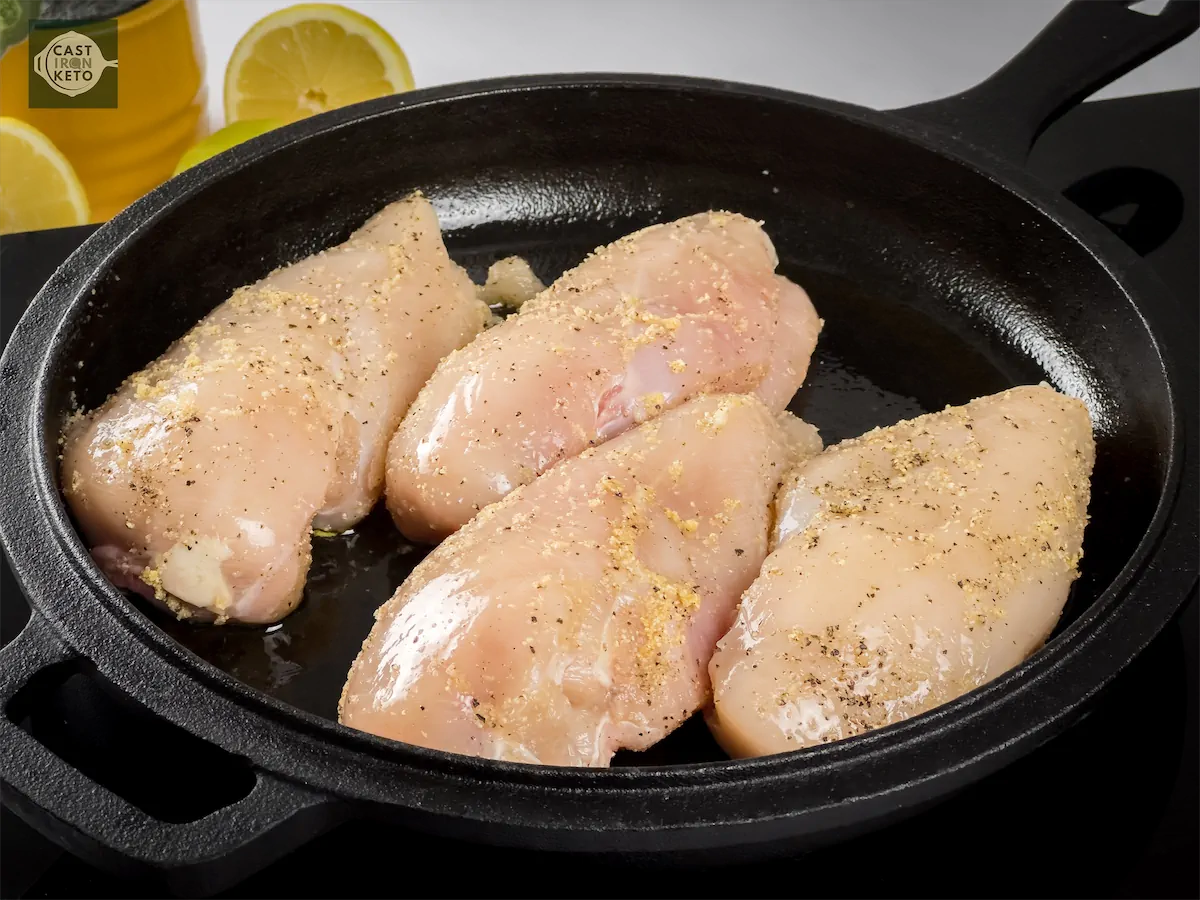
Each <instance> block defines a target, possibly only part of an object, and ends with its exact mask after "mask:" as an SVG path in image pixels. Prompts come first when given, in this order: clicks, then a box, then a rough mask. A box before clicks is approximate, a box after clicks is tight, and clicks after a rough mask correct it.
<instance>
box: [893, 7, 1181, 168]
mask: <svg viewBox="0 0 1200 900" xmlns="http://www.w3.org/2000/svg"><path fill="white" fill-rule="evenodd" d="M1130 5H1131V4H1130V3H1129V2H1124V0H1072V2H1070V3H1068V4H1067V6H1066V7H1065V8H1064V9H1063V10H1062V12H1060V13H1059V14H1058V15H1057V16H1055V17H1054V19H1052V20H1051V21H1050V24H1048V25H1047V26H1046V27H1045V28H1043V29H1042V31H1041V32H1040V33H1039V34H1038V35H1037V36H1036V37H1035V38H1034V39H1033V40H1032V41H1031V42H1030V43H1029V45H1028V46H1027V47H1025V49H1024V50H1022V51H1021V52H1020V53H1018V54H1017V55H1016V56H1015V57H1014V58H1013V59H1012V60H1011V61H1010V62H1009V63H1008V64H1006V65H1005V66H1004V67H1003V68H1002V69H1000V70H999V71H998V72H996V73H995V74H994V75H992V76H991V77H990V78H988V79H987V80H986V81H984V82H982V83H980V84H977V85H976V86H975V87H973V88H971V89H969V90H967V91H964V92H962V93H961V94H956V95H955V96H953V97H946V98H944V99H941V100H934V101H932V102H930V103H922V104H919V105H917V106H909V107H905V108H903V109H898V110H893V112H895V113H896V114H897V115H900V116H903V117H905V118H909V119H912V120H914V121H916V122H919V123H923V124H926V125H932V126H934V127H935V128H937V129H939V130H942V131H948V132H950V133H951V134H953V135H954V136H955V137H957V138H959V139H960V140H963V141H966V142H967V143H969V144H974V145H975V146H977V147H979V148H981V149H984V150H988V151H990V152H992V153H993V154H995V155H997V156H1000V157H1003V158H1005V159H1008V160H1009V161H1011V162H1015V163H1017V164H1024V162H1025V160H1026V158H1027V157H1028V156H1029V150H1030V148H1031V147H1032V146H1033V142H1034V141H1035V140H1036V139H1037V137H1038V135H1040V134H1041V133H1042V132H1043V131H1044V130H1045V129H1046V128H1047V127H1048V126H1050V125H1051V124H1052V123H1053V122H1054V121H1055V120H1057V119H1058V118H1059V117H1060V116H1062V115H1063V113H1065V112H1067V111H1068V110H1069V109H1071V108H1072V107H1074V106H1076V105H1077V104H1079V103H1081V102H1083V100H1085V99H1086V98H1087V97H1088V96H1090V95H1091V94H1093V93H1095V92H1096V91H1098V90H1100V89H1101V88H1102V87H1104V86H1105V85H1107V84H1109V83H1111V82H1113V81H1115V80H1116V79H1118V78H1120V77H1121V76H1122V75H1124V74H1126V73H1127V72H1130V71H1132V70H1133V69H1135V68H1137V67H1138V66H1140V65H1141V64H1142V63H1144V62H1146V61H1147V60H1148V59H1151V58H1152V57H1154V56H1157V55H1158V54H1159V53H1161V52H1163V51H1164V50H1166V49H1167V48H1168V47H1172V46H1174V45H1175V44H1177V43H1179V42H1180V41H1182V40H1183V39H1184V38H1186V37H1187V36H1188V35H1190V34H1192V33H1193V32H1194V31H1196V29H1197V27H1200V3H1197V2H1196V0H1170V2H1168V3H1167V5H1166V6H1165V7H1164V8H1163V9H1162V11H1161V12H1159V14H1158V15H1149V14H1147V13H1140V12H1137V11H1136V10H1133V9H1130V8H1129V7H1130Z"/></svg>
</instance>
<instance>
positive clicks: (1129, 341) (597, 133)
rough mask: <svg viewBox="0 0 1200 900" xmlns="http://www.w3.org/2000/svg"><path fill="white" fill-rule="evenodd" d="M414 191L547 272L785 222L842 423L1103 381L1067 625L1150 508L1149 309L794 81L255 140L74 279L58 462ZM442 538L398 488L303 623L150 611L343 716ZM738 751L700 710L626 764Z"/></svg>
mask: <svg viewBox="0 0 1200 900" xmlns="http://www.w3.org/2000/svg"><path fill="white" fill-rule="evenodd" d="M235 152H236V153H240V154H241V155H242V156H247V157H251V155H252V153H253V146H252V147H251V148H249V150H245V149H243V150H242V151H235ZM170 187H171V186H170V185H168V188H167V190H168V191H169V190H170ZM414 188H420V189H422V190H424V191H425V193H426V194H427V195H428V196H429V197H430V198H431V199H432V200H433V201H434V203H435V205H436V206H437V208H438V210H439V213H440V215H441V217H442V222H443V226H444V228H445V229H446V233H447V243H448V246H449V247H450V250H451V254H452V255H453V256H454V258H455V259H457V260H458V261H459V262H461V263H462V264H464V265H465V266H466V267H467V268H468V270H469V271H470V272H471V274H472V275H473V276H474V277H475V278H476V279H477V280H482V276H483V273H484V272H485V271H486V268H487V265H488V264H489V263H490V262H492V261H494V260H495V259H498V258H501V257H503V256H506V255H510V254H514V253H517V254H521V255H523V256H525V257H526V258H527V259H529V260H530V262H531V263H532V264H533V267H534V269H535V270H536V271H537V273H538V274H539V275H540V276H541V277H542V278H543V280H546V281H549V280H551V279H553V278H554V277H556V276H557V275H559V274H560V273H561V272H562V271H564V270H565V269H567V268H569V267H570V266H572V265H574V264H575V263H577V262H578V261H579V260H581V259H582V258H583V256H584V255H585V254H586V253H587V252H588V251H589V250H591V249H592V248H594V247H595V246H597V245H599V244H602V243H605V242H608V241H610V240H613V239H615V238H616V237H618V236H620V235H622V234H624V233H627V232H629V231H631V230H634V229H636V228H638V227H641V226H644V225H648V224H651V223H654V222H658V221H664V220H669V219H672V218H676V217H678V216H682V215H687V214H690V213H693V212H697V211H701V210H705V209H710V208H717V209H729V210H735V211H738V212H742V213H745V214H747V215H750V216H754V217H757V218H760V219H762V220H763V221H764V223H765V227H766V229H767V231H768V233H769V234H770V235H771V237H772V239H773V240H774V242H775V244H776V247H777V250H778V253H779V256H780V271H781V272H783V273H784V274H786V275H788V276H790V277H791V278H793V279H794V280H796V281H797V282H799V283H800V284H801V285H803V286H804V287H805V288H807V290H808V291H809V293H810V294H811V296H812V298H813V302H814V304H815V305H816V307H817V309H818V311H819V312H820V314H821V315H822V317H823V318H824V320H825V329H824V332H823V334H822V338H821V341H820V345H819V347H818V349H817V352H816V356H815V358H814V361H813V364H812V367H811V370H810V375H809V378H808V382H807V384H806V385H805V386H804V387H803V388H802V389H801V391H800V392H799V393H798V394H797V396H796V398H795V399H794V400H793V402H792V405H791V408H792V409H793V411H795V412H796V413H798V414H800V415H801V416H803V417H804V418H806V419H808V420H809V421H811V422H813V423H814V424H815V425H817V426H818V427H819V428H820V430H821V432H822V435H823V436H824V438H825V440H826V441H827V442H833V441H836V440H840V439H842V438H846V437H850V436H853V435H857V434H860V433H862V432H863V431H866V430H868V429H870V428H872V427H874V426H877V425H888V424H891V423H893V422H895V421H897V420H899V419H901V418H906V417H909V416H912V415H915V414H919V413H921V412H926V411H932V410H936V409H940V408H942V407H943V406H945V405H947V404H957V403H963V402H966V401H968V400H970V399H971V398H973V397H976V396H980V395H983V394H988V393H992V392H995V391H998V390H1002V389H1004V388H1006V387H1009V386H1012V385H1015V384H1020V383H1031V382H1038V381H1042V380H1045V381H1048V382H1050V383H1052V384H1054V385H1055V386H1057V387H1059V388H1061V389H1063V390H1065V391H1067V392H1069V393H1072V394H1075V395H1077V396H1080V397H1081V398H1083V399H1084V400H1085V401H1086V403H1087V404H1088V406H1089V408H1090V410H1091V412H1092V415H1093V419H1094V421H1095V424H1096V429H1097V439H1098V458H1097V464H1096V470H1095V475H1094V478H1093V495H1092V505H1091V524H1090V525H1089V527H1088V532H1087V536H1086V543H1085V557H1084V561H1083V565H1082V576H1081V578H1080V580H1079V581H1078V582H1077V584H1076V586H1075V588H1074V590H1073V594H1072V599H1071V601H1070V603H1069V604H1068V607H1067V610H1066V612H1065V614H1064V617H1063V623H1062V624H1061V625H1060V629H1061V628H1062V627H1063V625H1065V624H1067V623H1069V622H1070V621H1072V620H1073V619H1074V618H1075V617H1076V616H1078V615H1079V613H1080V612H1081V611H1082V610H1084V609H1086V608H1087V607H1088V605H1089V604H1091V603H1092V602H1093V601H1094V600H1095V598H1096V597H1097V596H1098V595H1099V594H1100V593H1101V592H1102V591H1103V590H1104V588H1105V587H1106V586H1107V585H1108V584H1109V582H1110V581H1111V580H1112V578H1113V577H1114V575H1115V574H1116V573H1117V572H1118V571H1119V570H1120V568H1121V567H1122V566H1123V565H1124V563H1125V561H1126V560H1127V559H1128V558H1129V556H1130V554H1131V553H1132V551H1133V550H1134V548H1135V546H1136V545H1137V543H1138V541H1139V540H1140V539H1141V537H1142V535H1143V534H1144V532H1145V529H1146V527H1147V525H1148V523H1149V521H1150V518H1151V515H1152V513H1153V509H1154V507H1155V505H1156V503H1157V501H1158V498H1159V496H1160V494H1161V491H1162V488H1163V479H1164V468H1165V465H1166V458H1167V453H1168V423H1169V414H1170V412H1169V405H1168V394H1167V390H1166V385H1165V380H1164V375H1163V372H1162V369H1161V366H1160V362H1159V360H1158V357H1157V354H1156V351H1155V348H1154V344H1153V341H1152V340H1151V338H1150V336H1149V334H1148V332H1147V330H1146V326H1145V324H1144V322H1143V321H1142V320H1141V318H1140V316H1138V314H1137V311H1136V309H1135V308H1134V307H1133V305H1132V304H1131V302H1130V301H1129V299H1128V298H1127V297H1126V296H1125V295H1124V294H1123V293H1122V292H1121V291H1120V290H1119V288H1118V286H1117V285H1116V284H1115V283H1114V282H1113V281H1112V280H1111V278H1109V276H1108V275H1107V273H1106V272H1105V271H1104V270H1103V268H1102V267H1101V266H1100V264H1099V263H1097V262H1096V261H1095V259H1093V258H1092V257H1091V256H1090V254H1089V253H1088V252H1087V251H1086V250H1085V249H1083V248H1082V247H1080V246H1079V245H1078V244H1076V243H1075V242H1074V241H1072V240H1071V239H1070V238H1068V237H1067V236H1066V235H1065V233H1064V232H1062V231H1061V230H1060V229H1059V228H1058V227H1057V226H1056V225H1054V224H1053V223H1052V222H1051V221H1050V220H1049V219H1048V218H1047V217H1045V216H1044V215H1043V214H1042V213H1040V212H1038V211H1037V210H1036V209H1034V208H1033V207H1031V206H1030V205H1029V204H1027V203H1026V202H1024V201H1022V200H1021V199H1019V198H1018V197H1017V196H1015V195H1014V194H1012V193H1010V192H1009V191H1008V190H1006V189H1005V188H1003V187H1002V186H1000V185H998V184H996V183H995V182H993V181H991V180H989V179H988V178H987V177H985V176H983V175H980V174H978V173H976V172H973V171H971V170H970V169H968V168H967V167H965V166H962V165H960V164H958V163H956V162H953V161H951V160H949V159H946V158H944V157H941V156H939V155H938V154H936V153H934V152H933V151H930V150H928V149H925V148H922V147H920V146H917V145H914V144H912V143H909V142H907V141H906V140H904V139H902V138H900V137H897V136H895V135H893V134H891V133H889V132H887V131H886V130H884V129H881V128H878V127H875V126H872V125H868V124H862V123H859V122H856V121H853V120H851V119H849V118H845V117H843V116H841V115H839V114H837V113H834V112H830V111H827V110H823V109H818V108H814V107H812V106H808V105H806V104H804V103H802V102H796V101H788V100H784V99H780V98H778V97H770V98H767V97H757V96H752V95H737V94H730V93H722V92H716V91H706V90H701V89H693V90H688V91H680V90H678V89H673V88H668V87H662V86H631V85H624V86H618V85H607V86H603V87H595V88H589V87H570V88H567V87H557V88H553V89H550V88H547V89H544V90H533V91H520V92H514V93H508V94H499V95H484V96H476V97H467V98H460V99H457V100H455V101H453V102H452V103H437V104H430V105H425V106H418V107H415V108H411V109H402V110H395V111H390V112H388V113H386V114H382V115H376V116H374V117H370V118H365V119H360V120H358V121H354V122H350V123H349V124H346V125H343V126H341V127H338V128H335V129H332V130H327V131H324V132H321V133H318V134H316V135H313V136H311V137H307V138H304V139H299V140H296V141H295V142H293V143H291V144H289V145H288V146H286V147H283V148H282V149H280V150H278V151H277V152H275V153H273V154H271V155H269V156H267V157H264V158H259V159H253V158H250V161H249V162H247V163H246V164H245V165H243V166H242V167H241V168H238V169H237V170H236V171H233V172H232V173H230V174H228V175H227V176H225V177H223V178H221V179H218V180H216V181H214V182H212V183H209V184H208V185H206V186H205V187H204V188H202V189H201V190H199V191H197V192H196V193H193V194H191V195H190V196H187V197H185V198H184V199H182V200H180V201H179V202H177V203H175V204H173V205H171V206H169V207H168V208H167V209H166V210H165V211H164V212H163V213H162V214H161V215H160V216H159V217H158V218H157V219H156V220H155V221H153V222H152V223H150V224H149V225H148V226H147V227H145V228H143V229H142V230H141V231H139V232H138V233H137V234H136V235H135V236H134V237H132V238H130V239H128V240H127V241H125V243H124V244H123V245H122V246H121V247H120V248H119V250H118V252H117V253H115V254H114V255H113V256H112V257H111V259H110V262H109V263H108V264H106V265H105V266H104V267H103V268H102V270H101V271H100V274H99V276H98V278H97V280H96V281H95V282H94V284H93V285H89V287H88V288H86V289H85V290H84V292H83V293H82V294H81V295H79V296H77V297H74V298H68V299H69V300H70V301H71V304H72V305H71V308H70V311H69V313H68V318H67V323H66V328H65V329H64V333H63V335H64V339H63V340H62V341H61V342H60V343H59V344H58V345H57V346H56V348H55V355H54V357H53V360H52V363H51V365H52V367H53V376H52V379H51V382H50V384H49V388H48V389H49V395H48V411H49V413H50V416H49V420H48V425H47V430H46V454H47V461H48V464H51V465H52V464H53V459H54V457H55V455H56V446H55V443H56V439H57V428H58V423H60V422H61V420H62V418H63V417H65V415H66V414H67V413H68V412H69V410H70V409H71V408H72V403H73V402H78V403H79V404H80V405H82V406H84V407H86V408H91V407H93V406H95V405H96V404H98V403H100V402H101V401H103V399H104V397H105V396H106V395H107V394H108V393H110V392H111V391H112V390H113V389H115V388H116V387H117V385H118V384H119V383H120V381H121V380H122V379H123V378H124V377H125V376H127V375H129V374H130V373H131V372H133V371H135V370H136V369H138V368H140V367H141V366H143V365H145V364H146V363H147V362H149V361H150V360H151V359H153V358H154V357H155V356H157V355H158V354H159V353H161V352H162V351H163V350H164V349H165V348H166V346H167V345H168V343H169V342H170V341H171V340H173V339H175V338H177V337H179V336H180V335H181V334H182V333H183V332H184V331H185V330H186V329H187V328H188V327H189V326H190V325H191V324H192V323H193V322H195V321H196V320H197V319H198V318H200V316H202V315H203V314H204V313H206V312H207V311H208V310H209V309H211V308H212V307H213V306H214V305H215V304H217V303H219V302H221V301H222V300H224V299H225V298H226V297H227V296H228V295H229V293H230V292H231V291H232V290H233V289H234V288H236V287H237V286H239V285H242V284H245V283H248V282H251V281H254V280H256V279H258V278H260V277H261V276H263V275H264V274H266V273H267V272H268V271H270V270H271V269H272V268H274V267H276V266H278V265H281V264H285V263H288V262H291V261H294V260H296V259H299V258H301V257H303V256H305V255H307V254H309V253H312V252H314V251H316V250H318V249H320V248H322V247H325V246H328V245H330V244H332V243H335V242H337V241H339V240H342V239H344V238H345V237H346V236H347V235H348V234H349V232H350V231H351V230H353V229H354V228H355V227H356V226H357V225H359V224H360V223H361V222H362V221H363V220H364V219H365V218H366V217H367V216H368V215H370V214H371V213H373V212H374V211H376V210H377V209H378V208H379V207H381V206H382V205H384V204H385V203H387V202H389V201H391V200H393V199H395V198H397V197H400V196H402V195H404V194H405V193H407V192H408V191H410V190H412V189H414ZM92 287H94V291H92V290H91V288H92ZM114 336H119V337H116V338H114ZM425 552H426V550H425V549H424V548H421V547H415V546H412V545H410V544H407V543H406V542H404V541H403V539H401V538H400V536H399V534H398V533H397V532H396V531H395V530H394V529H393V528H392V526H391V524H390V522H389V520H388V517H387V515H386V513H383V512H382V511H381V510H380V509H376V511H375V512H374V513H373V514H372V515H371V516H370V517H369V518H368V519H367V520H366V521H365V522H363V523H362V524H361V525H360V526H359V527H358V528H356V529H355V530H354V532H353V533H350V534H347V535H343V536H341V537H337V538H325V539H315V547H314V553H313V567H312V571H311V574H310V577H309V581H308V588H307V591H306V597H305V600H304V603H303V604H302V606H301V607H300V609H299V610H298V611H297V612H295V613H294V614H293V615H292V616H290V617H289V618H288V619H287V620H286V621H285V622H283V623H282V624H281V625H277V626H273V627H271V628H267V629H262V628H249V627H237V626H225V627H221V628H212V627H195V626H188V625H187V624H185V623H179V622H175V621H174V620H172V619H170V618H169V617H166V616H163V615H161V614H160V613H158V612H157V611H154V610H149V609H147V610H146V613H147V614H148V615H150V616H152V617H153V618H154V619H155V620H156V621H157V622H159V623H160V625H161V627H162V628H163V629H164V630H165V631H166V632H167V633H168V634H170V635H171V636H172V637H174V638H175V639H176V640H177V641H179V642H181V643H182V644H184V645H186V646H187V647H189V648H190V649H191V650H192V651H194V652H195V653H196V654H198V655H199V656H200V657H202V658H203V659H205V660H207V661H209V662H210V663H212V664H214V665H215V666H217V667H219V668H221V669H223V670H225V671H226V672H228V673H230V674H231V675H233V676H234V677H235V678H237V679H239V680H241V681H243V682H244V683H246V684H248V685H250V686H252V687H254V688H257V689H258V690H261V691H263V692H265V693H267V694H270V695H272V696H274V697H277V698H279V699H281V700H283V701H285V702H287V703H289V704H291V705H293V706H295V707H298V708H300V709H304V710H308V711H310V712H312V713H316V714H318V715H321V716H325V717H329V718H333V717H334V716H335V715H336V702H337V697H338V695H339V693H340V690H341V685H342V682H343V680H344V678H345V674H346V671H347V669H348V667H349V664H350V662H351V660H352V659H353V657H354V655H355V654H356V653H357V651H358V648H359V646H360V644H361V642H362V640H363V638H364V637H365V636H366V634H367V632H368V631H369V629H370V626H371V623H372V613H373V611H374V609H375V608H376V607H377V606H379V605H380V604H381V603H382V602H383V601H384V600H386V599H387V598H388V597H389V596H390V595H391V593H392V592H393V591H394V589H395V588H396V586H398V585H399V584H400V583H401V581H403V579H404V578H405V577H406V575H407V574H408V573H409V572H410V571H411V569H412V568H413V566H414V565H415V564H416V563H417V562H418V561H419V560H420V559H421V558H422V557H423V555H424V554H425ZM131 602H136V601H131ZM719 758H721V756H720V752H719V751H718V750H717V748H716V746H715V744H713V743H712V742H711V741H710V740H709V738H708V736H707V733H706V732H705V730H704V727H703V725H702V724H700V723H698V722H696V721H693V722H691V723H689V724H688V725H687V726H685V727H684V728H683V729H681V730H680V731H679V732H677V733H676V734H675V735H673V736H672V737H671V738H669V739H668V740H667V741H665V742H663V743H662V744H660V745H659V746H658V747H656V748H654V749H653V750H651V751H649V752H648V753H645V754H636V755H635V754H629V755H623V756H622V757H621V758H619V759H618V762H622V763H626V764H639V763H653V764H659V765H661V764H671V763H682V762H695V761H700V760H707V759H719Z"/></svg>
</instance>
